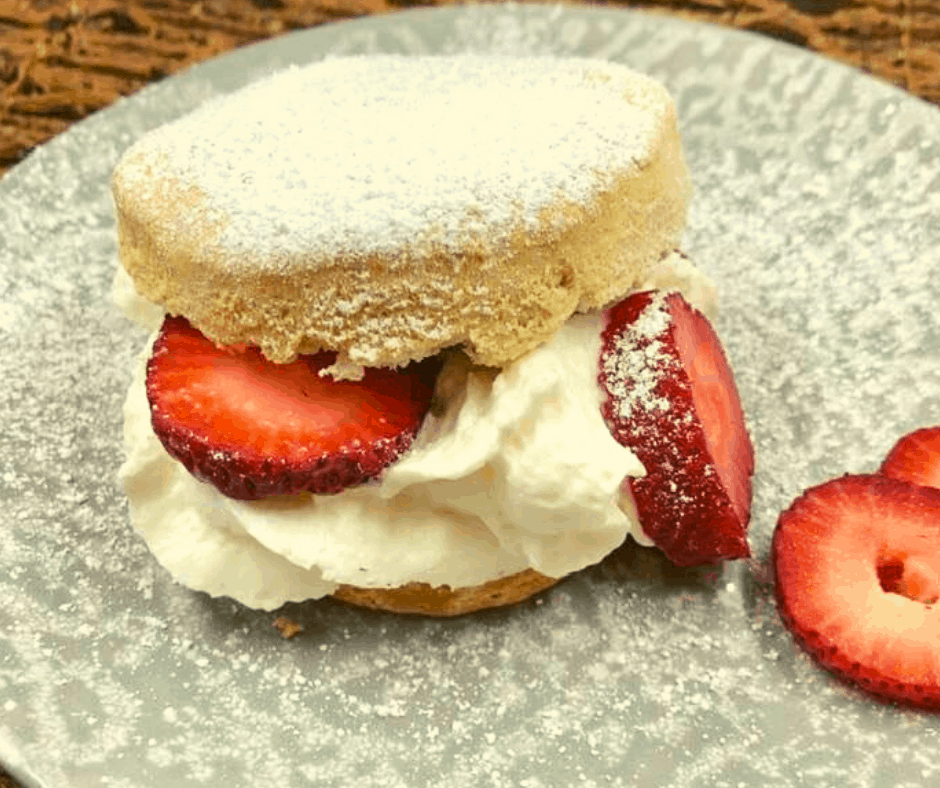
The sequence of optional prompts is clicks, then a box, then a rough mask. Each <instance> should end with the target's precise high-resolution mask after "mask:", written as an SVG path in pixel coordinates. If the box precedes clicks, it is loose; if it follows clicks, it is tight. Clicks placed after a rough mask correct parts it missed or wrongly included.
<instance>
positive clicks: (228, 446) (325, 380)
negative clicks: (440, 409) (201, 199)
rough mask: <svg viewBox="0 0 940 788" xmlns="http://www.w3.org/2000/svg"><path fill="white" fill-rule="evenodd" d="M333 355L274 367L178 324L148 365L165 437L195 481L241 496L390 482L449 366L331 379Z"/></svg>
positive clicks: (169, 326)
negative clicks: (385, 476) (388, 475)
mask: <svg viewBox="0 0 940 788" xmlns="http://www.w3.org/2000/svg"><path fill="white" fill-rule="evenodd" d="M334 361H335V355H334V354H333V353H317V354H314V355H308V356H300V357H298V358H297V360H296V361H294V362H293V363H290V364H273V363H271V362H270V361H268V360H267V359H265V358H264V356H262V355H261V352H260V351H259V350H257V349H256V348H244V349H234V348H219V347H217V346H216V345H215V344H213V343H212V342H211V341H209V340H208V339H206V337H204V336H203V335H202V334H201V333H200V332H199V331H197V330H196V329H195V328H193V327H192V326H191V325H190V324H189V323H188V322H187V321H186V320H185V319H184V318H182V317H167V318H166V320H165V321H164V323H163V327H162V329H161V331H160V334H159V336H158V338H157V341H156V342H155V343H154V347H153V354H152V356H151V357H150V360H149V362H148V364H147V398H148V399H149V400H150V410H151V416H152V421H153V428H154V432H155V433H156V434H157V437H158V438H159V439H160V441H161V442H162V443H163V445H164V447H166V450H167V451H168V452H169V453H170V454H171V455H172V456H173V457H175V458H176V459H178V460H179V461H180V462H182V463H183V465H185V466H186V467H187V468H188V469H189V471H190V473H192V474H193V475H194V476H196V477H198V478H200V479H202V480H203V481H206V482H209V483H210V484H213V485H215V486H216V487H217V488H218V489H219V490H220V491H221V492H222V493H224V494H225V495H227V496H229V497H231V498H240V499H245V500H252V499H257V498H265V497H268V496H272V495H289V494H293V493H297V492H301V491H304V490H306V491H309V492H313V493H317V494H329V493H337V492H340V491H342V490H344V489H346V488H347V487H351V486H353V485H356V484H361V483H362V482H364V481H366V480H367V479H370V478H372V477H374V476H376V475H378V474H379V473H380V472H381V471H382V470H383V469H384V468H386V467H387V466H388V465H389V464H390V463H392V462H394V461H395V460H396V459H397V458H398V457H399V456H400V455H401V454H402V452H404V451H405V450H406V449H407V448H408V447H409V446H410V445H411V441H412V439H413V438H414V435H415V433H416V432H417V430H418V428H419V427H420V426H421V422H422V420H423V419H424V416H425V414H426V413H427V411H428V408H429V407H430V404H431V397H432V395H433V393H434V379H435V376H436V374H437V362H436V361H434V360H430V361H425V362H421V363H419V364H412V365H410V366H409V367H407V368H406V369H404V370H388V369H367V370H366V372H365V376H364V377H363V379H362V380H359V381H336V380H333V379H332V378H330V377H325V376H321V375H320V372H321V370H323V369H325V368H326V367H328V366H330V365H331V364H332V363H333V362H334Z"/></svg>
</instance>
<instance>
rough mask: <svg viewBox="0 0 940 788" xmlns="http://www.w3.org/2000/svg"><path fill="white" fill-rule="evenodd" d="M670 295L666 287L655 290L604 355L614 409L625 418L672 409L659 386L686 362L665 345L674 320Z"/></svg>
mask: <svg viewBox="0 0 940 788" xmlns="http://www.w3.org/2000/svg"><path fill="white" fill-rule="evenodd" d="M666 295H667V292H666V291H662V290H661V291H658V292H656V293H654V294H653V296H652V298H651V299H650V302H649V305H648V306H647V307H646V308H645V309H643V311H642V312H641V313H640V314H639V316H638V317H637V319H636V320H635V321H634V322H632V323H631V324H630V325H629V326H628V327H627V328H626V329H625V330H624V331H622V332H620V333H619V334H618V335H617V336H616V338H615V339H614V341H613V342H612V343H611V344H610V346H609V347H607V348H606V349H605V351H604V353H603V354H602V355H601V368H602V370H603V373H604V385H605V387H606V389H607V391H608V392H609V393H610V395H611V397H612V399H613V409H614V413H615V414H616V415H617V416H618V417H619V418H620V419H621V420H622V421H624V422H628V421H630V419H631V416H632V414H633V413H634V412H636V411H637V410H638V409H642V410H645V411H648V412H652V411H661V412H664V413H665V412H666V411H668V410H669V400H668V399H667V398H666V397H664V396H662V395H661V394H657V393H656V391H655V390H656V387H657V384H658V383H659V382H660V381H661V380H662V379H663V377H673V376H675V375H676V374H677V373H678V372H681V370H682V363H681V362H680V361H679V359H678V357H677V356H676V355H675V354H674V353H670V352H668V350H667V349H666V348H665V345H664V338H665V335H666V332H667V331H668V329H669V325H670V322H671V317H670V314H669V310H668V308H667V307H666Z"/></svg>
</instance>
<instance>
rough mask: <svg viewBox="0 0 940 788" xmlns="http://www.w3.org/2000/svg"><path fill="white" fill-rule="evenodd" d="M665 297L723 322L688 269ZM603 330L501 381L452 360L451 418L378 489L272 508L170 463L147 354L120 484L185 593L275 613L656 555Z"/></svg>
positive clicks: (561, 338)
mask: <svg viewBox="0 0 940 788" xmlns="http://www.w3.org/2000/svg"><path fill="white" fill-rule="evenodd" d="M121 273H123V272H119V274H118V277H117V279H118V280H120V279H121V278H122V277H121ZM125 276H126V275H125ZM127 285H128V282H126V281H125V282H123V283H120V282H118V281H116V285H115V296H116V298H115V300H116V301H118V303H119V305H121V306H122V308H124V310H125V312H126V313H127V314H128V316H129V317H132V319H136V320H137V321H138V322H141V323H142V324H144V325H150V326H151V327H152V326H153V323H154V322H155V318H156V316H157V315H156V313H155V312H154V310H153V309H151V308H150V307H152V306H153V305H151V304H147V302H144V301H143V299H140V298H139V296H136V294H134V293H133V286H132V285H130V287H129V288H128V287H127ZM653 287H655V288H678V289H680V290H681V291H682V292H683V293H684V295H685V296H686V298H687V299H688V300H689V301H690V302H691V303H693V305H695V306H696V307H697V308H699V309H701V310H702V311H703V312H705V313H706V314H708V315H711V314H713V313H714V308H715V290H714V286H713V285H712V283H711V282H710V281H709V280H708V279H707V277H705V276H703V275H702V274H701V273H700V272H699V271H698V270H697V269H696V268H695V267H694V266H692V265H691V263H689V261H688V260H687V259H685V258H684V257H682V256H680V255H676V254H674V255H671V256H669V257H667V258H665V259H664V260H663V262H661V263H660V264H659V265H658V266H657V267H656V268H655V269H654V270H653V271H652V272H651V274H650V277H649V278H648V280H647V281H646V282H645V283H644V286H643V288H641V289H647V288H653ZM602 328H603V316H602V315H601V314H600V313H592V314H581V315H575V316H573V317H572V318H570V319H569V320H568V322H567V323H566V324H565V325H564V326H563V327H562V328H561V330H559V331H558V332H557V333H556V334H555V336H554V337H553V338H552V339H551V340H550V341H549V342H547V343H546V344H544V345H542V346H540V347H539V348H537V349H535V350H534V351H532V352H530V353H528V354H526V355H525V356H523V357H522V358H520V359H518V360H516V361H515V362H513V363H512V364H510V365H509V366H507V367H505V368H504V369H502V370H501V371H498V372H497V371H495V370H490V369H482V368H479V367H470V366H465V365H463V364H462V363H461V362H460V360H459V358H460V357H459V356H455V357H454V358H452V359H451V360H449V361H448V362H447V366H446V367H445V370H444V372H443V373H442V374H444V375H448V376H449V379H450V380H452V381H456V393H455V394H454V396H452V397H451V398H450V399H449V402H448V406H447V408H446V409H445V411H444V413H442V414H440V415H438V416H435V415H432V414H429V415H428V417H427V418H426V419H425V423H424V425H423V426H422V428H421V430H420V432H419V433H418V436H417V437H416V439H415V441H414V444H413V445H412V447H411V449H410V450H409V451H408V452H407V453H406V454H405V455H404V456H403V457H401V458H400V459H399V460H398V461H397V462H396V463H394V464H393V465H392V466H390V467H389V468H388V469H386V471H385V473H384V474H383V475H382V476H381V478H380V479H379V480H375V481H372V482H369V483H366V484H363V485H360V486H358V487H354V488H350V489H348V490H345V491H344V492H342V493H340V494H338V495H331V496H315V495H309V494H302V495H296V496H285V497H278V498H271V499H265V500H261V501H236V500H233V499H230V498H226V497H225V496H223V495H222V494H221V493H219V492H218V491H217V490H216V489H215V488H214V487H212V486H211V485H208V484H205V483H203V482H201V481H199V480H198V479H196V478H195V477H193V476H192V475H190V474H189V472H188V471H187V470H186V469H185V468H184V467H183V465H182V464H180V463H179V462H177V461H176V460H175V459H173V458H172V457H170V456H169V455H168V454H167V453H166V451H165V450H164V449H163V446H162V445H161V443H160V441H159V439H158V438H157V437H156V436H155V435H154V433H153V430H152V428H151V423H150V409H149V406H148V403H147V398H146V391H145V373H146V370H145V365H146V359H147V357H148V356H149V352H150V348H149V346H148V347H147V349H146V350H145V352H144V354H143V355H142V357H141V360H140V363H139V365H138V369H137V371H136V374H135V377H134V381H133V383H132V385H131V388H130V391H129V393H128V397H127V401H126V404H125V411H124V415H125V443H126V448H127V459H126V461H125V463H124V465H123V467H122V469H121V474H120V475H121V479H122V481H123V484H124V488H125V490H126V493H127V496H128V499H129V501H130V509H131V518H132V520H133V523H134V526H135V528H136V529H137V530H138V532H139V533H140V534H141V535H142V536H143V537H144V539H145V540H146V542H147V544H148V546H149V547H150V549H151V551H152V552H153V553H154V555H155V556H156V557H157V559H158V560H159V561H160V562H161V563H162V564H163V565H164V566H165V567H166V568H167V569H168V570H169V571H170V572H171V574H172V575H173V576H174V577H175V578H176V579H177V580H178V581H180V582H182V583H183V584H185V585H187V586H189V587H191V588H194V589H197V590H201V591H205V592H207V593H209V594H212V595H214V596H219V595H225V596H230V597H233V598H235V599H237V600H238V601H240V602H242V603H244V604H246V605H248V606H250V607H255V608H263V609H273V608H276V607H278V606H280V605H281V604H283V603H284V602H287V601H299V600H302V599H309V598H317V597H321V596H324V595H327V594H329V593H331V592H332V591H333V590H334V589H335V588H336V586H337V585H338V584H351V585H356V586H362V587H395V586H400V585H404V584H406V583H410V582H423V583H428V584H430V585H433V586H439V585H448V586H451V587H452V588H458V587H465V586H474V585H478V584H480V583H484V582H487V581H489V580H494V579H497V578H500V577H504V576H507V575H510V574H513V573H516V572H520V571H522V570H524V569H526V568H530V567H531V568H534V569H536V570H538V571H539V572H542V573H543V574H546V575H549V576H552V577H561V576H564V575H566V574H569V573H571V572H574V571H577V570H578V569H582V568H584V567H586V566H590V565H592V564H595V563H597V562H598V561H600V560H601V559H602V558H604V557H605V556H606V555H607V554H608V553H610V552H611V551H613V550H614V549H615V548H617V547H618V546H619V545H620V544H621V543H622V542H623V541H624V539H625V538H626V537H627V535H628V534H629V535H630V536H632V537H633V538H634V539H635V540H637V541H638V542H640V543H642V544H649V540H648V539H647V538H646V537H645V536H644V535H643V532H642V530H641V528H640V525H639V522H638V521H637V518H636V515H635V512H634V509H633V503H632V500H631V498H630V495H629V493H628V492H625V491H624V490H623V487H624V485H623V481H624V479H625V477H627V476H632V477H639V476H642V475H643V474H644V473H645V471H644V469H643V466H642V464H641V463H640V462H639V460H638V459H637V458H636V456H635V455H634V454H633V453H632V452H631V451H630V450H629V449H626V448H625V447H623V446H621V445H620V444H618V443H617V442H616V441H615V440H614V439H613V438H612V437H611V435H610V433H609V431H608V430H607V427H606V425H605V424H604V422H603V419H602V417H601V412H600V404H601V400H602V393H601V390H600V387H599V385H598V383H597V374H598V355H599V352H600V348H601V339H600V334H601V330H602Z"/></svg>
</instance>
